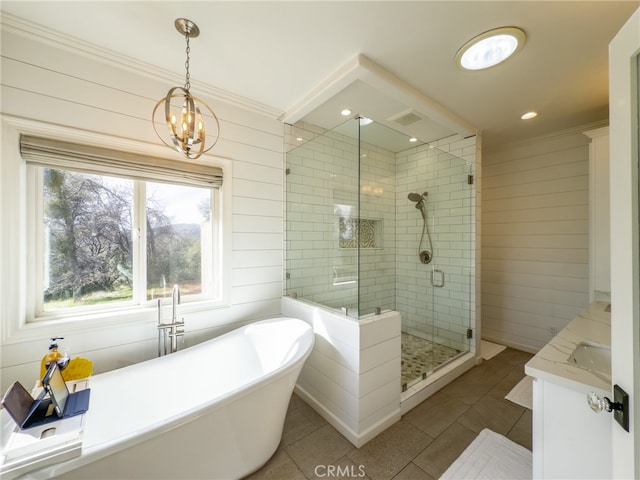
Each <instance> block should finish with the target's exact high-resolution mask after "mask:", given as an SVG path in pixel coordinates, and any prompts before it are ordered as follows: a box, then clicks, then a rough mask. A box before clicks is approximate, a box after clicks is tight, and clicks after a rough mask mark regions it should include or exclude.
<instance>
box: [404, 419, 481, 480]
mask: <svg viewBox="0 0 640 480" xmlns="http://www.w3.org/2000/svg"><path fill="white" fill-rule="evenodd" d="M474 438H476V433H475V432H472V431H471V430H469V429H468V428H466V427H464V426H462V425H460V424H459V423H454V424H452V425H451V426H450V427H449V428H447V429H446V430H445V431H444V432H442V434H441V435H440V436H439V437H438V438H436V439H435V440H434V441H433V442H431V444H430V445H429V446H428V447H427V448H425V449H424V451H423V452H422V453H421V454H420V455H418V456H417V457H416V458H415V459H414V460H413V463H415V464H416V465H417V466H418V467H420V468H421V469H422V470H424V471H425V472H427V473H428V474H429V475H431V476H432V477H433V478H440V475H442V474H443V473H444V472H445V470H446V469H447V468H449V466H450V465H451V464H452V463H453V462H454V461H455V459H456V458H458V457H459V456H460V454H461V453H462V452H463V451H464V449H465V448H467V447H468V446H469V444H470V443H471V442H472V441H473V439H474Z"/></svg>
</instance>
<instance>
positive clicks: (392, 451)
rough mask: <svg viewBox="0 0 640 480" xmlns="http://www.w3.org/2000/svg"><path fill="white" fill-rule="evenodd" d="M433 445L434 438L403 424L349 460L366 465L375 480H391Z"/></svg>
mask: <svg viewBox="0 0 640 480" xmlns="http://www.w3.org/2000/svg"><path fill="white" fill-rule="evenodd" d="M432 441H433V438H432V437H430V436H429V435H427V434H426V433H424V432H423V431H421V430H420V429H418V428H416V427H414V426H413V425H411V424H410V423H408V422H406V421H404V420H400V421H399V422H397V423H395V424H394V425H392V426H391V427H389V428H388V429H386V430H385V431H384V432H382V433H381V434H380V435H378V436H377V437H375V438H374V439H373V440H371V441H370V442H368V443H366V444H365V445H364V446H363V447H361V448H359V449H357V450H354V451H352V452H351V453H349V458H351V460H353V461H354V463H356V464H358V465H363V466H364V467H365V470H366V473H367V476H369V477H371V479H372V480H391V479H392V478H393V477H394V476H395V475H396V474H397V473H399V472H400V471H401V470H402V469H403V468H404V467H405V466H406V465H407V464H408V463H410V462H411V460H413V459H414V458H415V457H416V455H418V454H419V453H420V452H421V451H423V450H424V449H425V447H426V446H427V445H429V444H430V443H431V442H432Z"/></svg>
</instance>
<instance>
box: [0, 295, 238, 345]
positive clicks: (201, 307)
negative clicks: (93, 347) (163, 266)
mask: <svg viewBox="0 0 640 480" xmlns="http://www.w3.org/2000/svg"><path fill="white" fill-rule="evenodd" d="M228 306H229V305H228V303H226V302H223V301H220V300H200V301H193V302H185V303H181V304H179V305H178V306H177V308H176V312H177V315H178V316H179V317H181V318H182V317H188V316H189V315H191V314H196V313H200V312H206V311H210V310H216V309H218V308H224V307H228ZM170 316H171V303H170V302H168V303H166V304H163V305H162V319H163V321H167V320H168V319H169V318H170ZM157 321H158V309H157V307H156V306H144V307H130V308H122V309H117V310H116V309H111V310H109V311H105V312H100V313H98V312H95V311H93V312H90V313H89V312H86V313H82V314H76V315H68V314H67V315H47V316H43V317H38V318H36V319H35V320H33V321H30V322H24V323H22V324H21V325H20V326H19V327H18V328H17V329H16V330H15V331H13V332H11V333H10V334H9V335H8V336H7V338H4V339H3V343H5V344H11V343H19V342H25V341H30V340H41V339H42V338H43V337H51V336H57V335H63V336H64V335H65V334H66V332H73V334H74V335H75V334H86V333H89V332H92V331H100V330H105V329H111V328H114V327H116V328H117V327H131V326H137V325H145V324H150V323H152V324H155V323H157ZM149 332H150V337H151V336H152V335H153V334H152V333H151V332H152V330H150V331H149ZM154 334H155V333H154Z"/></svg>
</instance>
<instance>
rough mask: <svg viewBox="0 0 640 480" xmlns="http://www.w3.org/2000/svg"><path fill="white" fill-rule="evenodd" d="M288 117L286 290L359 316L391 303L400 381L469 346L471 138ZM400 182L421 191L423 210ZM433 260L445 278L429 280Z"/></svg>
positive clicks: (409, 381)
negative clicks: (422, 136) (420, 136)
mask: <svg viewBox="0 0 640 480" xmlns="http://www.w3.org/2000/svg"><path fill="white" fill-rule="evenodd" d="M371 127H374V128H373V129H372V128H371ZM287 128H288V131H287V133H288V137H287V138H288V144H289V145H290V148H289V150H288V152H287V155H286V170H287V175H286V178H285V182H286V212H285V224H286V232H285V268H286V272H285V273H286V282H285V295H288V296H292V297H296V298H297V299H299V300H302V301H305V302H310V303H313V304H316V305H322V306H323V307H325V308H329V309H332V310H338V311H340V312H343V313H345V312H346V313H347V315H348V316H350V317H352V318H356V319H360V320H364V319H367V318H369V317H370V316H371V315H375V312H376V311H386V310H395V311H398V312H400V314H401V318H402V331H403V335H402V340H401V343H402V345H403V351H402V353H401V352H399V353H398V354H399V355H400V354H402V363H403V380H402V382H403V384H405V388H406V386H410V385H411V384H413V383H415V382H418V381H421V380H422V379H423V378H424V377H425V376H428V375H430V374H431V373H432V372H433V371H435V370H437V369H438V368H439V367H440V366H441V365H444V364H446V363H448V362H450V361H451V359H452V358H455V357H457V356H459V355H461V354H462V353H464V352H467V351H469V349H470V342H469V340H468V339H467V330H468V329H469V328H471V329H473V328H474V326H475V295H474V292H475V242H474V238H475V185H473V184H469V183H468V182H467V179H468V175H472V174H473V173H474V168H475V138H473V137H472V138H467V139H463V138H461V137H460V136H457V135H455V136H453V137H448V138H445V139H442V140H438V141H435V142H430V143H420V142H417V143H409V142H408V138H407V137H406V136H405V135H403V134H401V133H398V132H394V131H392V130H390V129H388V128H387V127H384V126H382V125H380V124H377V123H376V122H374V123H373V124H371V125H368V126H360V124H359V122H358V121H357V120H350V121H348V122H345V123H344V124H343V125H341V126H339V127H337V128H335V129H334V130H332V131H324V130H322V129H320V128H318V127H316V126H313V125H309V124H304V123H298V124H296V125H295V126H287ZM392 137H393V141H391V142H386V140H383V139H390V138H392ZM297 138H306V139H308V140H307V141H306V142H304V143H302V144H300V142H299V141H298V140H297ZM410 192H420V193H422V192H427V193H428V195H426V196H425V210H424V212H425V218H424V220H423V217H422V215H421V212H420V210H418V209H417V208H416V204H415V203H414V202H411V201H409V200H407V195H408V193H410ZM425 226H427V227H428V231H429V232H430V236H431V241H432V243H433V252H434V255H433V260H432V261H431V263H430V264H428V265H427V264H424V263H421V261H420V258H419V253H420V252H419V243H420V239H421V235H424V233H423V228H424V227H425ZM423 249H424V244H423ZM434 269H437V271H438V272H442V275H443V279H444V282H440V281H439V282H437V285H441V283H444V285H442V286H434V284H433V283H432V278H433V272H434ZM439 275H440V273H438V276H437V278H438V279H440V277H439ZM405 370H406V372H405ZM399 388H400V386H399Z"/></svg>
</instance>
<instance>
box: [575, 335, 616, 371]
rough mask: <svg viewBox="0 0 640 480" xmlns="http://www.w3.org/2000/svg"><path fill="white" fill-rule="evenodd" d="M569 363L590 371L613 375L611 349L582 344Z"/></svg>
mask: <svg viewBox="0 0 640 480" xmlns="http://www.w3.org/2000/svg"><path fill="white" fill-rule="evenodd" d="M569 363H571V364H573V365H575V366H577V367H580V368H584V369H585V370H590V371H593V372H600V373H604V374H606V375H611V348H610V347H606V346H604V345H598V344H594V343H589V342H580V343H579V344H578V346H577V347H576V349H575V350H574V351H573V353H571V355H569Z"/></svg>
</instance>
